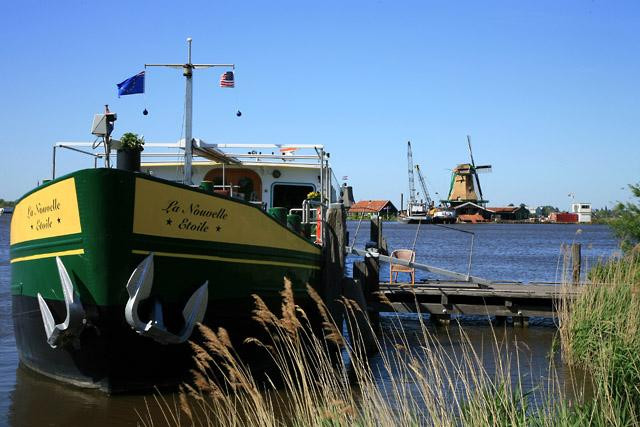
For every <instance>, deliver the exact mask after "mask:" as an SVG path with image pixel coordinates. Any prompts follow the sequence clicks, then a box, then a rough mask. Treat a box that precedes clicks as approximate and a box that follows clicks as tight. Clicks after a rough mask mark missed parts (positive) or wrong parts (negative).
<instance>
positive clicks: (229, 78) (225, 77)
mask: <svg viewBox="0 0 640 427" xmlns="http://www.w3.org/2000/svg"><path fill="white" fill-rule="evenodd" d="M220 87H234V82H233V71H225V72H224V73H222V75H221V76H220Z"/></svg>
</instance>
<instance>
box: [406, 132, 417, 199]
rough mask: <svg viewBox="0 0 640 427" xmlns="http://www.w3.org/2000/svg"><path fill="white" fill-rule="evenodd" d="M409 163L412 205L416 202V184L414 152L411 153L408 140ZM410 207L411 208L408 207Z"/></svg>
mask: <svg viewBox="0 0 640 427" xmlns="http://www.w3.org/2000/svg"><path fill="white" fill-rule="evenodd" d="M407 163H408V166H409V203H408V206H412V205H414V204H415V202H416V185H415V183H414V180H413V154H412V153H411V141H407ZM407 209H410V208H407Z"/></svg>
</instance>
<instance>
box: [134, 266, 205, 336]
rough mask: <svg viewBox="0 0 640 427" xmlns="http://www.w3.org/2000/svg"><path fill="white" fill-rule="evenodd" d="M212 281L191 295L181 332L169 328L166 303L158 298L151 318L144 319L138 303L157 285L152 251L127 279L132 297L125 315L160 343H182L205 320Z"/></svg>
mask: <svg viewBox="0 0 640 427" xmlns="http://www.w3.org/2000/svg"><path fill="white" fill-rule="evenodd" d="M208 285H209V281H206V282H204V284H203V285H202V286H200V287H199V288H198V289H197V290H196V291H195V292H194V293H193V294H192V295H191V297H190V298H189V300H188V301H187V304H186V305H185V307H184V309H183V310H182V317H183V318H184V326H183V327H182V330H181V331H180V332H179V333H178V334H174V333H172V332H169V331H168V330H167V329H166V327H165V325H164V319H163V312H162V305H161V304H160V302H159V301H156V302H155V304H154V307H153V312H152V316H151V320H149V321H148V322H144V321H142V320H141V319H140V317H139V316H138V306H139V305H140V303H141V302H142V301H144V300H146V299H148V298H149V296H150V295H151V288H152V287H153V253H151V254H149V256H147V257H146V258H145V259H144V260H143V261H142V262H141V263H140V264H139V265H138V267H136V269H135V270H133V273H132V274H131V277H130V278H129V281H128V282H127V292H128V293H129V300H128V301H127V305H126V306H125V310H124V316H125V318H126V320H127V323H128V324H129V325H130V326H131V328H132V329H133V330H134V331H136V332H137V333H138V334H140V335H143V336H146V337H149V338H151V339H153V340H154V341H156V342H158V343H160V344H180V343H183V342H185V341H186V340H187V339H189V337H190V336H191V333H192V332H193V328H194V326H195V324H196V323H198V322H202V319H203V318H204V314H205V311H206V309H207V304H208V300H209V291H208Z"/></svg>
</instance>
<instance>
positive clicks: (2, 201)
mask: <svg viewBox="0 0 640 427" xmlns="http://www.w3.org/2000/svg"><path fill="white" fill-rule="evenodd" d="M15 205H16V202H14V201H13V200H5V199H0V208H6V207H13V206H15Z"/></svg>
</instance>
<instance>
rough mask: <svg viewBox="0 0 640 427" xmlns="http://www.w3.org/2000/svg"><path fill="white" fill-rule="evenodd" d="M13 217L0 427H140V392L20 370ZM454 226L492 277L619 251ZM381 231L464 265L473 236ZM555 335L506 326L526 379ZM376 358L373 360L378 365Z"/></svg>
mask: <svg viewBox="0 0 640 427" xmlns="http://www.w3.org/2000/svg"><path fill="white" fill-rule="evenodd" d="M9 221H10V216H6V215H2V216H0V426H2V425H13V426H32V425H33V426H40V425H49V426H57V425H65V426H72V425H86V424H91V425H93V426H111V425H135V424H136V422H137V420H138V417H137V415H136V412H135V410H136V409H137V410H138V411H141V412H146V410H145V401H144V397H143V396H118V397H106V396H105V395H103V394H101V393H99V392H93V391H86V390H82V389H77V388H74V387H71V386H65V385H62V384H60V383H57V382H55V381H50V380H48V379H45V378H43V377H41V376H39V375H36V374H33V373H31V372H28V371H27V370H25V369H22V368H18V356H17V354H16V349H15V340H14V338H13V326H12V325H13V324H12V320H11V300H10V290H9V274H10V272H9V260H8V259H9ZM357 228H358V223H357V222H351V223H349V231H350V236H351V239H352V240H353V239H354V238H356V240H357V242H358V244H357V246H360V247H361V246H363V245H364V242H365V241H366V240H368V235H369V230H368V226H367V224H366V223H365V222H363V223H362V226H361V228H360V230H358V232H357V234H356V229H357ZM455 228H459V229H462V230H465V231H470V232H473V233H474V246H473V257H472V265H471V274H473V275H476V276H481V277H485V278H489V279H493V280H512V281H522V282H554V281H556V280H557V279H558V278H559V265H561V263H562V260H561V245H562V244H563V243H572V242H580V243H582V244H583V256H584V257H585V258H586V260H587V263H593V262H595V261H597V260H598V259H599V258H602V257H608V256H610V255H612V254H614V253H615V252H616V251H617V246H616V242H615V240H614V239H613V237H612V235H611V233H610V231H609V229H608V228H607V227H605V226H577V225H528V224H522V225H504V224H480V225H461V226H455ZM416 231H418V233H417V236H416ZM384 234H385V237H386V238H387V241H388V243H389V247H390V249H399V248H411V247H413V242H414V240H415V242H416V243H415V249H416V252H417V260H418V261H420V262H424V263H427V264H431V265H434V266H437V267H442V268H446V269H450V270H455V271H461V272H466V271H467V267H468V264H469V250H470V243H471V235H470V234H467V233H460V232H456V231H453V230H448V229H444V228H440V227H435V226H425V225H422V226H420V228H419V229H418V226H417V225H400V224H395V223H385V224H384ZM387 276H388V269H385V268H384V267H383V269H382V272H381V277H382V278H385V277H387ZM427 277H429V276H428V275H427V274H426V273H422V272H418V273H417V277H416V280H419V279H421V278H427ZM393 321H394V319H393V317H390V316H389V317H385V318H384V319H383V327H384V328H386V329H387V330H390V329H391V324H392V322H393ZM402 322H403V325H404V329H405V331H406V332H407V335H408V337H409V340H410V341H411V342H412V343H416V345H417V340H415V339H414V337H412V335H416V334H417V331H418V330H419V319H418V317H417V316H415V315H406V316H403V317H402ZM462 325H463V327H464V330H465V333H466V334H468V336H469V339H470V340H471V342H472V343H473V345H474V346H476V345H477V346H479V347H482V346H485V347H486V346H487V344H489V343H490V342H491V341H492V332H491V329H490V328H488V327H487V326H486V323H485V322H482V321H480V320H478V319H463V320H462ZM431 330H432V332H433V333H434V334H435V335H436V336H439V337H440V338H441V339H442V340H443V341H444V342H445V343H446V345H447V346H451V347H452V349H455V348H456V347H457V346H459V342H458V338H456V334H455V333H452V334H448V333H447V329H446V328H431ZM449 331H450V330H449ZM554 333H555V329H554V327H553V324H552V323H551V322H549V321H533V322H532V325H531V326H530V327H529V328H511V327H507V328H506V329H504V339H506V340H508V341H513V340H514V339H517V340H518V341H519V342H520V343H521V344H522V345H521V347H522V348H524V349H525V350H524V353H523V356H522V357H523V359H522V360H524V364H525V365H526V366H527V371H528V374H527V378H528V380H527V381H528V382H529V384H535V383H536V381H537V379H539V378H545V377H546V368H547V366H548V359H547V357H546V356H547V354H548V352H549V349H550V347H551V341H552V340H553V336H554ZM501 335H502V332H501ZM449 336H451V340H450V339H449ZM377 360H378V359H376V358H374V359H373V363H374V364H375V363H376V361H377ZM488 360H489V361H488V362H487V364H489V365H488V366H487V368H488V369H489V370H491V368H492V367H491V366H490V364H491V363H492V360H493V359H492V358H491V357H489V358H488ZM560 375H563V373H562V372H560ZM386 381H387V378H384V377H381V378H380V379H379V382H380V384H381V385H382V386H384V384H385V383H386ZM525 385H526V384H525Z"/></svg>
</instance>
